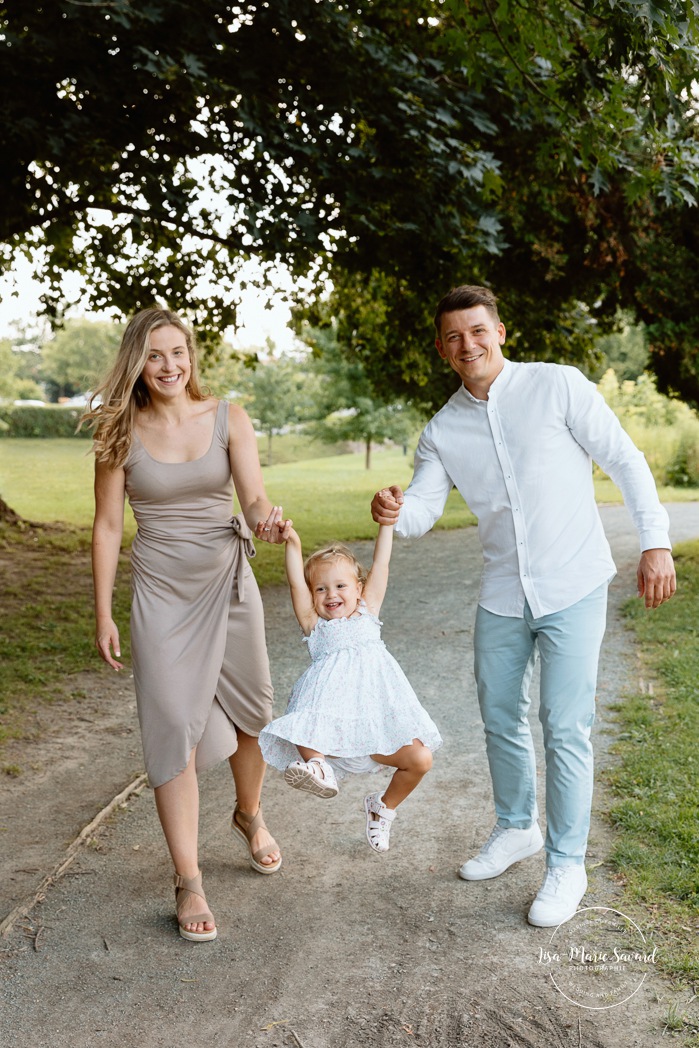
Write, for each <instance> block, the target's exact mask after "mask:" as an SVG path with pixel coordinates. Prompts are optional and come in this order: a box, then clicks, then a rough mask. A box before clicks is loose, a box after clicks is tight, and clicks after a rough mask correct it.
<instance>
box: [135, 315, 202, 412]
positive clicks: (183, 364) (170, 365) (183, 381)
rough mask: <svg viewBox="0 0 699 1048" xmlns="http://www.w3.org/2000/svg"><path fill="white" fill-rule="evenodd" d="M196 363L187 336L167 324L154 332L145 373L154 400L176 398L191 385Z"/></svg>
mask: <svg viewBox="0 0 699 1048" xmlns="http://www.w3.org/2000/svg"><path fill="white" fill-rule="evenodd" d="M191 373H192V364H191V361H190V359H189V349H188V348H187V340H186V338H185V336H184V333H183V332H182V331H180V329H179V328H176V327H173V326H172V325H167V326H165V327H159V328H156V329H155V330H154V331H151V333H150V352H149V353H148V359H147V360H146V363H145V365H144V367H143V371H142V372H141V378H142V380H143V383H144V385H145V387H146V389H147V390H148V392H149V393H150V395H151V397H154V396H157V397H167V398H170V397H173V396H175V395H177V394H178V393H182V392H183V391H184V390H185V387H186V386H187V383H188V382H189V376H190V375H191Z"/></svg>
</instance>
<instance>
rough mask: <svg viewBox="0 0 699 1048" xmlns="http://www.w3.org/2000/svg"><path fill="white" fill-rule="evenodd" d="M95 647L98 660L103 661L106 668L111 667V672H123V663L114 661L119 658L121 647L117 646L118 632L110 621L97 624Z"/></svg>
mask: <svg viewBox="0 0 699 1048" xmlns="http://www.w3.org/2000/svg"><path fill="white" fill-rule="evenodd" d="M95 645H96V647H97V651H98V652H99V654H100V658H102V659H104V661H105V662H106V663H107V665H108V666H111V667H112V669H113V670H123V668H124V666H123V663H121V662H117V661H116V659H118V658H120V657H121V647H120V644H119V630H118V629H117V628H116V624H115V623H114V622H113V621H112V619H109V620H108V621H106V622H103V623H98V624H97V633H96V635H95ZM112 652H114V655H115V658H112Z"/></svg>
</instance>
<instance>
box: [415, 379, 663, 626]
mask: <svg viewBox="0 0 699 1048" xmlns="http://www.w3.org/2000/svg"><path fill="white" fill-rule="evenodd" d="M593 459H594V461H595V462H597V463H598V464H599V465H600V466H601V467H602V469H603V470H604V471H605V473H607V474H609V476H610V477H611V478H612V480H613V481H614V483H615V484H616V485H617V486H618V487H619V488H620V489H621V492H622V495H623V497H624V502H625V503H626V506H627V508H628V510H629V512H630V513H631V517H632V519H633V522H634V524H635V526H636V528H637V530H638V533H639V537H640V540H641V541H640V546H641V550H645V549H656V548H661V547H663V548H666V549H670V548H671V546H670V541H669V537H668V527H669V518H668V515H667V512H666V511H665V509H664V508H663V507H662V505H661V504H660V501H659V499H658V494H657V491H656V488H655V482H654V480H653V475H652V474H651V471H650V469H649V467H648V464H647V463H646V460H645V457H644V455H643V454H642V453H641V452H640V451H639V450H638V448H637V447H636V446H635V445H634V443H633V441H632V440H631V438H630V437H629V436H628V434H627V433H625V432H624V430H623V429H622V427H621V425H620V423H619V421H618V419H617V417H616V415H615V414H614V413H613V411H611V409H610V408H609V407H607V405H606V403H605V401H604V399H603V398H602V396H601V395H600V394H599V393H598V392H597V390H596V388H595V386H594V385H593V384H592V383H591V382H589V381H588V380H587V379H586V378H585V377H584V375H582V373H581V372H580V371H578V369H577V368H574V367H569V366H567V365H561V364H546V363H541V362H539V363H514V362H512V361H509V360H506V361H505V366H504V368H503V370H502V371H501V372H500V374H499V375H498V376H497V378H496V379H495V381H494V382H493V384H492V385H491V387H490V391H489V394H488V399H487V400H477V399H476V398H475V397H473V396H471V394H470V393H469V392H468V390H467V389H466V388H465V387H464V386H461V388H460V389H459V390H458V391H457V392H456V393H455V394H454V395H453V396H452V397H451V399H450V400H449V401H448V402H447V403H446V404H445V406H444V407H443V408H442V409H441V411H439V412H437V414H436V415H435V416H434V417H433V418H432V420H431V421H430V422H429V423H428V425H427V426H426V428H425V430H424V432H423V433H422V436H421V437H420V441H419V444H418V447H417V452H416V455H415V473H414V475H413V479H412V481H411V483H410V485H409V487H408V489H407V491H406V492H405V502H404V504H403V506H402V507H401V511H400V517H399V520H398V524H397V525H396V532H397V534H399V535H402V536H404V537H406V538H408V537H415V536H418V535H424V534H425V532H426V531H429V530H430V528H431V527H432V526H433V524H434V523H435V521H436V520H438V518H439V517H440V516H441V515H442V513H443V511H444V505H445V503H446V500H447V496H448V495H449V492H450V491H451V489H452V487H456V488H457V489H458V490H459V492H460V493H461V495H462V496H463V498H464V500H465V501H466V503H467V505H468V506H469V508H470V509H471V511H472V513H473V514H474V515H475V516H476V517H477V518H478V534H479V537H480V540H481V544H482V546H483V558H484V569H483V576H482V581H481V591H480V596H479V603H480V604H481V605H482V607H484V608H486V609H487V610H488V611H492V612H494V614H496V615H507V616H512V617H521V616H522V614H523V611H524V603H525V601H527V602H528V603H529V607H530V608H531V611H532V614H533V615H534V617H535V618H540V617H541V616H542V615H547V614H551V613H552V612H555V611H560V610H561V609H562V608H567V607H570V605H571V604H575V603H576V602H577V601H578V600H581V599H582V598H583V597H585V596H587V595H588V593H591V592H592V591H593V590H594V589H596V588H597V587H598V586H600V585H602V583H603V582H606V581H608V580H609V579H610V578H611V577H612V576H613V574H614V572H615V570H616V569H615V567H614V561H613V560H612V555H611V550H610V548H609V543H608V542H607V538H606V536H605V534H604V530H603V527H602V521H601V520H600V516H599V513H598V511H597V506H596V504H595V497H594V489H593V484H592V460H593Z"/></svg>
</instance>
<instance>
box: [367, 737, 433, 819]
mask: <svg viewBox="0 0 699 1048" xmlns="http://www.w3.org/2000/svg"><path fill="white" fill-rule="evenodd" d="M371 756H372V758H373V759H374V760H375V761H377V762H378V763H379V764H387V765H388V766H389V768H395V769H396V770H395V772H394V773H393V778H392V779H391V781H390V782H389V784H388V786H387V788H386V790H385V791H384V795H383V797H382V798H381V799H382V801H383V803H384V804H385V805H386V807H387V808H393V809H395V808H397V807H398V805H399V804H400V803H401V801H404V800H405V798H406V797H407V796H408V795H409V794H411V793H412V792H413V790H414V789H415V787H416V786H417V785H418V783H419V782H420V780H421V779H422V778H423V777H424V776H425V775H426V774H427V772H428V771H429V770H430V768H431V767H432V752H431V750H430V749H429V748H428V747H427V746H425V745H424V744H423V743H422V742H420V740H419V739H413V741H412V743H411V744H410V746H402V747H401V749H399V750H397V751H396V753H390V754H382V753H372V755H371Z"/></svg>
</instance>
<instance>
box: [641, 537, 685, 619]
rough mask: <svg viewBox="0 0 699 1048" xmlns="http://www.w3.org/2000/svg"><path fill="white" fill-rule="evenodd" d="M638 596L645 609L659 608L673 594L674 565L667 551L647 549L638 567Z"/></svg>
mask: <svg viewBox="0 0 699 1048" xmlns="http://www.w3.org/2000/svg"><path fill="white" fill-rule="evenodd" d="M637 578H638V595H639V597H644V598H645V605H646V607H647V608H659V607H660V605H661V604H664V603H665V601H666V600H669V599H670V597H671V596H672V595H673V593H674V592H675V589H676V586H677V583H676V578H675V565H674V563H673V560H672V554H671V553H670V550H669V549H647V550H644V552H643V553H642V554H641V560H640V562H639V565H638V572H637Z"/></svg>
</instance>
